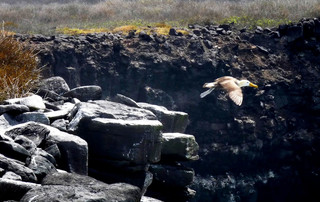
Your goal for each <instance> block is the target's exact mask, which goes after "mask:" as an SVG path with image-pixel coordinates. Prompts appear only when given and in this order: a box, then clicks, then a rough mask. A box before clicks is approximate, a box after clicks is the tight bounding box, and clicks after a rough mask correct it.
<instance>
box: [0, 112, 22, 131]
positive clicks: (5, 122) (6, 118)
mask: <svg viewBox="0 0 320 202" xmlns="http://www.w3.org/2000/svg"><path fill="white" fill-rule="evenodd" d="M17 124H18V122H17V121H16V120H15V119H14V118H13V117H12V116H10V115H9V114H2V115H1V116H0V130H4V129H7V128H9V127H11V126H14V125H17Z"/></svg>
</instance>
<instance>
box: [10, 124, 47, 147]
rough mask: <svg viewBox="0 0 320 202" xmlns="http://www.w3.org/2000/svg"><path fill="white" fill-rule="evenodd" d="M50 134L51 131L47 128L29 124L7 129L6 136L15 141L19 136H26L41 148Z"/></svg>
mask: <svg viewBox="0 0 320 202" xmlns="http://www.w3.org/2000/svg"><path fill="white" fill-rule="evenodd" d="M49 132H50V131H49V130H48V129H47V128H46V127H44V126H42V125H39V124H38V123H35V122H27V123H23V124H19V125H16V126H13V127H11V128H9V129H7V130H6V132H5V134H6V135H8V136H9V137H11V138H13V139H15V138H16V137H17V136H19V135H22V136H25V137H27V138H29V139H30V140H32V141H33V142H34V143H35V144H36V145H37V146H39V145H40V144H41V143H42V141H43V140H44V139H46V137H47V135H48V134H49Z"/></svg>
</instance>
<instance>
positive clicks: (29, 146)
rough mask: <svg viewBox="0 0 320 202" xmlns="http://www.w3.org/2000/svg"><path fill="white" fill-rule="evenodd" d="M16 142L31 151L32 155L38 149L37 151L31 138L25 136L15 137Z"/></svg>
mask: <svg viewBox="0 0 320 202" xmlns="http://www.w3.org/2000/svg"><path fill="white" fill-rule="evenodd" d="M14 142H16V143H18V144H20V145H21V146H23V147H24V148H25V149H26V150H27V151H29V153H30V154H31V155H32V154H33V153H34V152H35V151H36V149H37V145H36V144H35V143H34V142H33V141H32V140H30V139H29V138H27V137H25V136H23V135H18V136H17V137H15V139H14Z"/></svg>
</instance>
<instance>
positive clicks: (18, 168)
mask: <svg viewBox="0 0 320 202" xmlns="http://www.w3.org/2000/svg"><path fill="white" fill-rule="evenodd" d="M0 168H3V169H5V170H7V171H12V172H14V173H16V174H18V175H20V176H21V178H22V180H23V181H27V182H36V181H37V177H36V175H35V174H34V173H33V171H32V170H31V169H30V168H27V167H25V166H24V165H23V163H22V162H19V161H17V160H14V159H11V158H7V157H5V156H3V155H2V154H0Z"/></svg>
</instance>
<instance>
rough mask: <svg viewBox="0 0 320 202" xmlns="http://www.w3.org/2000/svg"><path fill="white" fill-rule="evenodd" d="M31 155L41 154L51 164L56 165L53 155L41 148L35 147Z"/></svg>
mask: <svg viewBox="0 0 320 202" xmlns="http://www.w3.org/2000/svg"><path fill="white" fill-rule="evenodd" d="M33 156H41V157H44V158H46V159H47V160H48V161H50V163H52V164H53V165H56V163H57V162H56V160H55V158H54V157H53V155H51V154H50V153H48V152H47V151H45V150H43V149H41V148H37V150H36V151H35V152H34V153H33Z"/></svg>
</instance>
